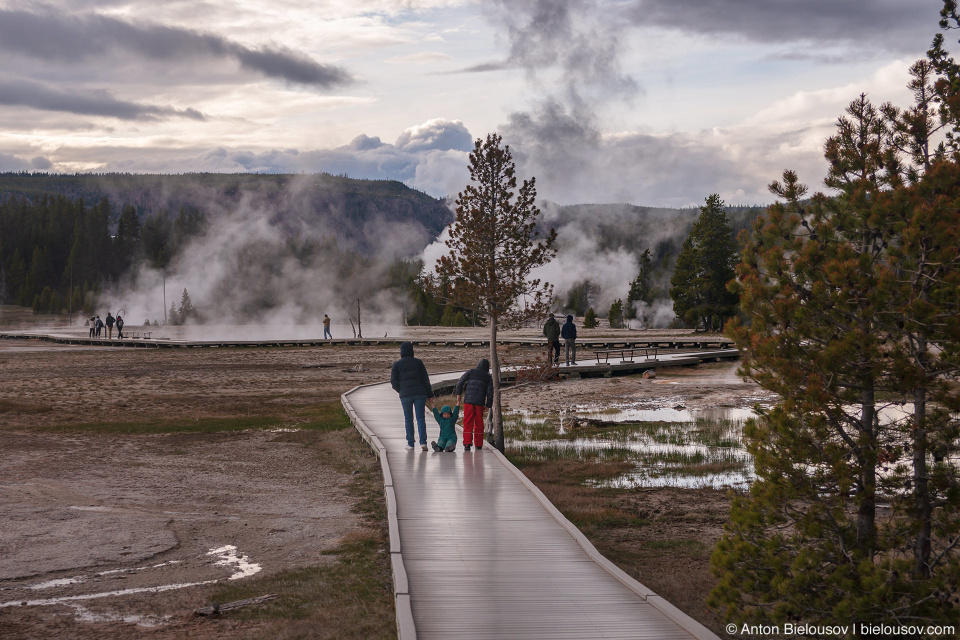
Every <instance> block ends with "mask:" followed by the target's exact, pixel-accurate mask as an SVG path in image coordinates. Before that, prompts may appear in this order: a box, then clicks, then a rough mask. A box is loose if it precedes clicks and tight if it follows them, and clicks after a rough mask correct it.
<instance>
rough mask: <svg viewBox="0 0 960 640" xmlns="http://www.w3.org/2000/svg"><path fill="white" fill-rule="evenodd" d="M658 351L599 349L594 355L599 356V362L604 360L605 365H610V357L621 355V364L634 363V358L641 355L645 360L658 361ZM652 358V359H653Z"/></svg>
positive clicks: (644, 349) (645, 349)
mask: <svg viewBox="0 0 960 640" xmlns="http://www.w3.org/2000/svg"><path fill="white" fill-rule="evenodd" d="M658 351H659V348H657V349H647V348H642V349H641V348H629V349H597V350H595V351H594V354H596V356H597V362H598V363H599V362H600V361H601V358H602V359H603V362H604V364H610V357H611V356H613V355H615V354H619V355H620V361H621V362H633V361H634V360H633V359H634V358H635V357H636V356H638V355H640V354H643V359H644V360H654V361H656V360H657V352H658ZM651 356H652V357H651Z"/></svg>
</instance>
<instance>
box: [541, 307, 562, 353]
mask: <svg viewBox="0 0 960 640" xmlns="http://www.w3.org/2000/svg"><path fill="white" fill-rule="evenodd" d="M543 335H545V336H546V337H547V364H550V360H551V355H552V356H553V358H552V359H553V364H560V323H559V322H557V319H556V318H555V317H554V315H553V314H552V313H551V314H550V317H549V318H548V319H547V321H546V322H545V323H544V325H543Z"/></svg>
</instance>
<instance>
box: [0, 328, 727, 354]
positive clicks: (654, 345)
mask: <svg viewBox="0 0 960 640" xmlns="http://www.w3.org/2000/svg"><path fill="white" fill-rule="evenodd" d="M131 331H132V330H131ZM159 331H160V329H156V330H154V331H153V333H158V332H159ZM0 340H43V341H46V342H55V343H57V344H68V345H76V346H87V347H125V348H134V349H135V348H147V349H216V348H270V347H319V348H323V347H343V346H351V347H352V346H399V345H400V343H401V342H412V343H413V345H414V346H415V347H417V346H423V347H426V346H431V347H489V346H490V341H489V340H484V339H479V338H478V339H469V338H459V339H423V338H404V337H402V336H395V337H383V338H338V339H336V340H324V339H320V338H312V339H309V338H286V339H263V340H170V339H169V338H163V337H159V336H158V337H151V338H147V339H144V338H131V337H128V338H126V339H124V340H119V339H116V338H114V339H112V340H108V339H107V338H89V337H87V336H84V335H67V334H59V333H53V334H49V333H32V332H26V331H22V332H21V331H7V332H0ZM497 344H503V345H519V346H526V347H546V341H545V340H544V339H542V338H503V339H500V340H497ZM732 347H733V342H732V341H731V340H730V339H728V338H723V337H716V336H714V337H711V338H706V337H704V338H696V337H691V338H661V339H657V338H643V337H642V335H633V336H627V337H624V338H589V339H587V338H585V339H582V340H580V339H578V340H577V349H578V350H582V349H617V348H638V349H646V348H651V349H672V350H677V349H726V348H732ZM581 352H582V351H581Z"/></svg>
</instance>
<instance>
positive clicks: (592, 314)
mask: <svg viewBox="0 0 960 640" xmlns="http://www.w3.org/2000/svg"><path fill="white" fill-rule="evenodd" d="M599 325H600V323H599V322H597V312H596V311H594V310H593V307H590V308H589V309H587V313H586V314H585V315H584V316H583V328H584V329H596V328H597V327H598V326H599Z"/></svg>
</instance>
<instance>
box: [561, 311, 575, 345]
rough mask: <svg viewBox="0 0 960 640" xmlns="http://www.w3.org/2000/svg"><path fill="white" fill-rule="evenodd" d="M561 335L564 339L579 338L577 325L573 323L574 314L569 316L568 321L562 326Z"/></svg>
mask: <svg viewBox="0 0 960 640" xmlns="http://www.w3.org/2000/svg"><path fill="white" fill-rule="evenodd" d="M560 337H561V338H563V339H564V340H576V339H577V325H575V324H573V316H567V321H566V322H564V323H563V326H562V327H561V328H560Z"/></svg>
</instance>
